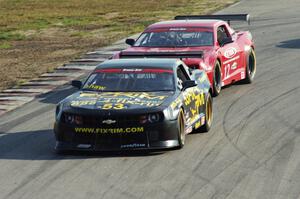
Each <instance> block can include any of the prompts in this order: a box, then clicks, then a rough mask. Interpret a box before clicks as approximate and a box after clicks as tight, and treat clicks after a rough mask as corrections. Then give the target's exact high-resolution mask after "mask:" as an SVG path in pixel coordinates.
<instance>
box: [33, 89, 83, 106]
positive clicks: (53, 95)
mask: <svg viewBox="0 0 300 199" xmlns="http://www.w3.org/2000/svg"><path fill="white" fill-rule="evenodd" d="M77 91H78V89H76V88H74V87H71V86H70V85H69V84H68V85H63V86H59V87H58V88H56V89H54V90H53V91H50V92H49V93H45V94H41V95H38V96H37V97H36V98H37V100H39V101H40V102H42V103H46V104H57V103H58V102H60V101H61V100H63V99H65V98H66V97H67V96H69V95H71V94H73V93H75V92H77Z"/></svg>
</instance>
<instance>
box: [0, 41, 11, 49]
mask: <svg viewBox="0 0 300 199" xmlns="http://www.w3.org/2000/svg"><path fill="white" fill-rule="evenodd" d="M9 48H11V45H10V44H9V43H7V42H5V43H2V44H0V49H9Z"/></svg>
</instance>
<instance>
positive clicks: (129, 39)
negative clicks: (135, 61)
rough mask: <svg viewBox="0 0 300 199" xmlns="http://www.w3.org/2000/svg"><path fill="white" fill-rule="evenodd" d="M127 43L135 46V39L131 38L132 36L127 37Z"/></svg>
mask: <svg viewBox="0 0 300 199" xmlns="http://www.w3.org/2000/svg"><path fill="white" fill-rule="evenodd" d="M125 43H126V44H128V45H129V46H133V45H134V43H135V40H134V39H131V38H128V39H126V41H125Z"/></svg>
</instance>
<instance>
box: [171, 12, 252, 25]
mask: <svg viewBox="0 0 300 199" xmlns="http://www.w3.org/2000/svg"><path fill="white" fill-rule="evenodd" d="M174 19H175V20H195V19H218V20H223V21H227V22H228V24H229V25H230V21H246V22H248V24H249V25H250V15H249V14H228V15H180V16H176V17H175V18H174Z"/></svg>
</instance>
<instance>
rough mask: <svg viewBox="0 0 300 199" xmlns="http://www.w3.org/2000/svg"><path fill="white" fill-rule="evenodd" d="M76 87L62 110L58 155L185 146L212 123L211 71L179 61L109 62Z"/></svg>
mask: <svg viewBox="0 0 300 199" xmlns="http://www.w3.org/2000/svg"><path fill="white" fill-rule="evenodd" d="M72 85H73V86H75V87H77V88H79V89H80V90H79V91H78V92H76V93H74V94H73V95H71V96H69V97H67V98H66V99H64V100H62V101H61V102H60V103H59V104H58V105H57V108H56V121H55V126H54V132H55V137H56V140H57V142H56V147H55V149H56V150H57V151H58V152H61V151H67V150H84V151H112V150H132V149H163V148H172V147H178V148H181V147H183V145H184V142H185V135H186V134H188V133H190V132H192V131H195V132H196V131H204V132H205V131H208V130H209V129H210V127H211V124H212V119H213V112H212V97H211V90H210V83H209V80H208V78H207V75H206V73H205V72H204V71H201V70H194V71H191V70H190V69H189V68H188V67H187V66H186V65H185V64H184V63H183V62H182V61H181V60H178V59H121V60H109V61H105V62H103V63H102V64H100V65H99V66H98V67H97V68H96V69H95V70H94V71H93V72H92V73H91V74H90V76H89V77H88V78H87V80H86V81H85V82H84V83H83V84H82V82H81V81H77V80H75V81H73V82H72Z"/></svg>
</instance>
